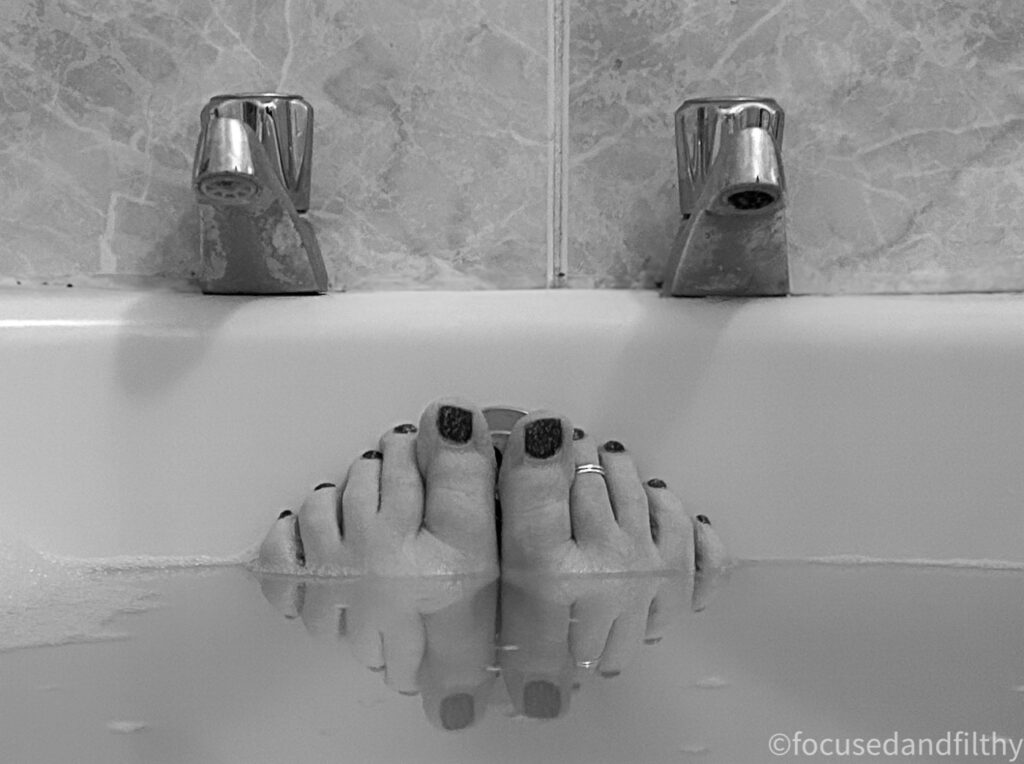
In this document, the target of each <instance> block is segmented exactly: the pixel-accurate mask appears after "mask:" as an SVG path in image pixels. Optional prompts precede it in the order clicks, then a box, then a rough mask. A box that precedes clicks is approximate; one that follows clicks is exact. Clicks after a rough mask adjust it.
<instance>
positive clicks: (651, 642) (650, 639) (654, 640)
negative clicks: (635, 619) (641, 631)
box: [644, 637, 661, 645]
mask: <svg viewBox="0 0 1024 764" xmlns="http://www.w3.org/2000/svg"><path fill="white" fill-rule="evenodd" d="M660 641H661V637H648V638H647V639H645V640H644V644H645V645H656V644H658V643H659V642H660Z"/></svg>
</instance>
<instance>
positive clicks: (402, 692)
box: [398, 690, 420, 698]
mask: <svg viewBox="0 0 1024 764" xmlns="http://www.w3.org/2000/svg"><path fill="white" fill-rule="evenodd" d="M398 694H399V695H408V696H409V697H410V698H414V697H416V696H417V695H419V694H420V691H419V690H399V691H398Z"/></svg>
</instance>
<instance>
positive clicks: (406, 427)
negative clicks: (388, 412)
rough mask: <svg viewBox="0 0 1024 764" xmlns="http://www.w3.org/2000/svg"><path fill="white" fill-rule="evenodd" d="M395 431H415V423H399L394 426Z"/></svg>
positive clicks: (402, 433) (404, 433)
mask: <svg viewBox="0 0 1024 764" xmlns="http://www.w3.org/2000/svg"><path fill="white" fill-rule="evenodd" d="M395 432H397V433H398V434H399V435H407V434H409V433H410V432H416V425H414V424H400V425H398V427H396V428H395Z"/></svg>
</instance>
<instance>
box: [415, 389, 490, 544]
mask: <svg viewBox="0 0 1024 764" xmlns="http://www.w3.org/2000/svg"><path fill="white" fill-rule="evenodd" d="M416 462H417V464H418V466H419V471H420V474H421V475H422V478H423V485H424V493H425V495H424V499H423V528H424V529H425V530H427V531H429V532H430V533H432V534H433V535H434V536H435V537H436V538H437V539H438V540H440V541H441V542H443V543H446V544H448V545H450V546H452V547H454V548H456V549H459V550H462V551H466V552H470V551H472V552H473V553H474V554H479V555H484V556H490V557H492V558H493V559H494V560H497V539H496V533H495V518H494V484H495V473H496V469H497V468H496V465H495V457H494V447H493V446H492V444H491V435H490V431H489V429H488V427H487V420H486V419H484V415H483V413H482V412H481V411H480V409H479V408H477V406H476V405H474V404H472V403H470V402H468V401H466V400H463V399H461V398H443V399H441V400H437V401H434V402H433V403H431V404H430V405H428V406H427V408H426V409H425V410H424V412H423V415H422V416H421V417H420V426H419V434H418V436H417V438H416Z"/></svg>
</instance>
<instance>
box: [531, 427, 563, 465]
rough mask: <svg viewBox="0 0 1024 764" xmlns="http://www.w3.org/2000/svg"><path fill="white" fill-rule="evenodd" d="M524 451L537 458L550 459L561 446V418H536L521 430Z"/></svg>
mask: <svg viewBox="0 0 1024 764" xmlns="http://www.w3.org/2000/svg"><path fill="white" fill-rule="evenodd" d="M523 445H524V446H525V447H526V453H528V454H529V455H530V456H533V457H535V458H537V459H550V458H551V457H552V456H554V455H555V454H557V453H558V452H559V450H561V448H562V420H561V419H537V420H536V421H533V422H530V423H529V424H528V425H526V428H525V430H524V432H523Z"/></svg>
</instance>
